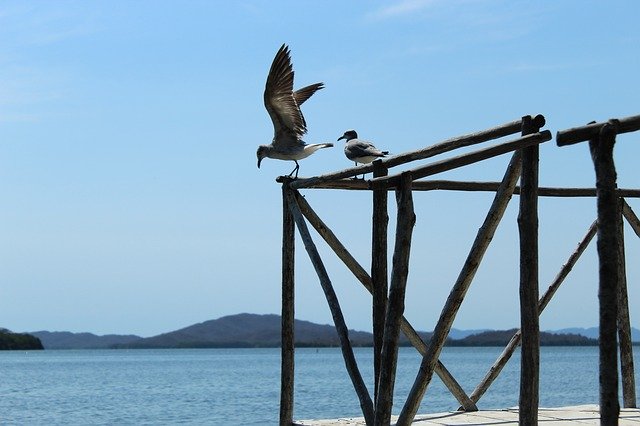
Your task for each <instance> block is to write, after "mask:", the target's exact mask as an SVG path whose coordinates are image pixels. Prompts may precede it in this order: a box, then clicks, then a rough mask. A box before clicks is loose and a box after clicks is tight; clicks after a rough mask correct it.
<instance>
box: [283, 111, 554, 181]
mask: <svg viewBox="0 0 640 426" xmlns="http://www.w3.org/2000/svg"><path fill="white" fill-rule="evenodd" d="M533 120H534V121H535V122H536V123H538V124H540V127H542V126H544V122H545V119H544V117H543V116H542V115H536V116H535V117H534V118H533ZM521 128H522V119H519V120H515V121H511V122H509V123H505V124H502V125H500V126H497V127H493V128H491V129H487V130H483V131H481V132H475V133H469V134H466V135H463V136H458V137H455V138H451V139H447V140H445V141H443V142H440V143H437V144H435V145H431V146H428V147H426V148H422V149H419V150H416V151H411V152H407V153H403V154H399V155H395V156H392V157H388V158H385V159H384V160H379V161H382V164H384V165H385V166H386V167H387V168H391V167H395V166H398V165H401V164H404V163H408V162H411V161H415V160H423V159H425V158H430V157H433V156H436V155H439V154H443V153H445V152H449V151H452V150H454V149H458V148H463V147H466V146H471V145H476V144H479V143H482V142H487V141H490V140H493V139H498V138H501V137H505V136H509V135H512V134H514V133H519V132H520V131H521ZM372 171H373V164H363V165H361V166H357V167H351V168H349V169H344V170H341V171H337V172H333V173H328V174H326V175H321V176H315V177H311V178H300V179H296V180H295V181H293V182H292V183H291V187H292V188H294V189H301V188H311V187H316V186H318V185H321V184H323V183H326V182H330V181H335V180H338V179H344V178H350V177H354V176H358V175H362V174H366V173H370V172H372ZM284 178H285V177H284V176H280V177H278V178H277V179H276V181H277V182H280V183H282V182H283V180H284Z"/></svg>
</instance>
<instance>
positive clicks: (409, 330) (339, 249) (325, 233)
mask: <svg viewBox="0 0 640 426" xmlns="http://www.w3.org/2000/svg"><path fill="white" fill-rule="evenodd" d="M295 198H296V201H297V202H298V206H299V207H300V210H301V211H302V214H303V215H304V217H305V218H306V219H307V220H308V221H309V223H310V224H311V225H312V226H313V228H314V229H315V230H316V231H317V232H318V234H320V236H321V237H322V238H323V239H324V240H325V242H326V243H327V244H328V245H329V247H331V249H332V250H333V251H334V253H335V254H336V255H337V256H338V257H339V258H340V260H342V262H343V263H344V264H345V266H346V267H347V268H348V269H349V270H350V271H351V273H353V275H354V276H355V277H356V278H357V279H358V281H360V283H361V284H362V285H363V286H364V288H366V289H367V291H369V293H371V294H372V295H373V283H372V280H371V277H369V275H368V274H367V271H365V270H364V268H363V267H362V266H360V264H359V263H358V262H357V261H356V260H355V259H354V258H353V256H352V255H351V253H349V251H348V250H347V249H346V248H345V247H344V246H343V245H342V243H341V242H340V241H339V240H338V238H337V237H336V236H335V234H334V233H333V232H332V231H331V229H329V227H328V226H327V225H326V224H325V223H324V222H323V221H322V219H320V217H319V216H318V215H317V214H316V212H315V211H314V210H313V209H312V208H311V206H310V205H309V203H307V200H306V199H305V198H304V197H302V196H301V195H300V193H298V192H296V193H295ZM400 329H401V330H402V332H403V333H404V335H405V336H407V339H408V340H409V342H411V344H412V345H413V346H414V347H415V348H416V349H417V351H418V352H419V353H420V354H421V355H422V356H424V355H425V354H426V353H427V344H426V343H424V342H423V341H422V339H421V338H420V336H419V335H418V333H417V332H416V331H415V330H414V328H413V327H412V326H411V324H410V323H409V321H407V319H406V318H404V317H402V319H401V322H400ZM436 374H437V375H438V377H440V379H441V380H442V383H444V385H445V386H446V387H447V389H449V392H451V394H452V395H453V396H454V397H455V398H456V399H457V400H458V402H459V403H460V404H461V405H462V407H463V409H464V410H465V411H478V408H477V407H476V405H475V404H474V403H473V401H471V399H469V396H467V394H466V393H465V391H464V389H462V386H460V384H459V383H458V382H457V381H456V379H455V378H454V377H453V376H452V375H451V373H450V372H449V371H448V370H447V368H446V367H445V366H444V364H442V363H441V362H440V361H438V363H437V364H436Z"/></svg>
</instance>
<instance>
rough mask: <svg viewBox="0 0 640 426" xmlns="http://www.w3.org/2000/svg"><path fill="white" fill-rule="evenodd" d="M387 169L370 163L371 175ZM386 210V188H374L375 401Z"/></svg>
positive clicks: (384, 284) (383, 293) (384, 296)
mask: <svg viewBox="0 0 640 426" xmlns="http://www.w3.org/2000/svg"><path fill="white" fill-rule="evenodd" d="M386 174H387V168H386V167H385V166H384V165H383V164H382V161H381V160H376V161H374V162H373V177H374V178H375V177H380V176H385V175H386ZM388 224H389V213H388V206H387V191H384V190H382V191H373V217H372V231H371V281H372V284H373V303H372V305H373V306H372V317H373V372H374V374H373V377H374V382H375V383H374V389H375V391H374V401H377V400H378V382H379V379H380V362H381V361H380V358H381V352H382V339H383V336H384V318H385V311H386V309H387V292H388V287H389V286H388V278H387V228H388Z"/></svg>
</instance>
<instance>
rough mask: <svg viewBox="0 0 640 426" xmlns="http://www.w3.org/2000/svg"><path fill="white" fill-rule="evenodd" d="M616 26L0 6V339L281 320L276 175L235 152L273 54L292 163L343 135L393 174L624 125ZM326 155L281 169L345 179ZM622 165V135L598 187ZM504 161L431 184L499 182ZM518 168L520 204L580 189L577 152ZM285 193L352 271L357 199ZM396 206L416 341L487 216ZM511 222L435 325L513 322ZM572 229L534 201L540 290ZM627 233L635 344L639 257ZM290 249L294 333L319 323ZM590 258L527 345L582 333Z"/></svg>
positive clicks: (252, 135) (486, 16)
mask: <svg viewBox="0 0 640 426" xmlns="http://www.w3.org/2000/svg"><path fill="white" fill-rule="evenodd" d="M638 16H640V3H638V2H636V1H613V2H600V1H584V0H579V1H578V0H576V1H558V2H523V1H511V0H509V1H506V0H505V1H451V0H446V1H445V0H431V1H429V0H405V1H399V2H383V1H374V2H344V1H321V2H310V1H306V2H300V1H286V2H273V1H210V0H207V1H188V2H183V1H158V0H154V1H135V2H133V1H89V2H88V1H55V2H54V1H47V2H45V1H22V0H20V1H3V2H2V3H0V194H1V199H2V203H1V205H2V207H1V208H0V326H2V327H6V328H9V329H12V330H14V331H36V330H43V329H44V330H50V331H56V330H58V331H61V330H68V331H76V332H79V331H89V332H93V333H97V334H107V333H119V334H125V333H135V334H139V335H143V336H150V335H154V334H158V333H161V332H166V331H171V330H175V329H178V328H181V327H185V326H188V325H191V324H193V323H196V322H201V321H206V320H209V319H214V318H218V317H220V316H224V315H229V314H236V313H241V312H252V313H279V312H280V294H281V293H280V253H281V252H280V247H281V217H282V212H281V206H282V201H281V192H280V186H279V184H277V183H276V182H275V178H276V177H277V176H278V175H282V174H287V173H289V172H290V171H291V169H292V168H293V164H292V163H289V162H282V161H277V160H270V159H266V160H265V161H264V162H263V163H262V168H261V169H257V168H256V155H255V152H256V148H257V146H258V145H259V144H264V143H269V142H270V141H271V138H272V136H273V128H272V125H271V121H270V119H269V117H268V115H267V113H266V111H265V109H264V106H263V101H262V93H263V90H264V83H265V79H266V74H267V72H268V70H269V66H270V64H271V61H272V59H273V56H274V55H275V53H276V51H277V50H278V48H279V47H280V45H281V44H282V43H287V44H289V45H290V47H291V51H292V58H293V64H294V69H295V70H296V74H295V78H296V80H295V86H296V87H302V86H304V85H307V84H311V83H315V82H318V81H323V82H324V83H325V84H326V88H325V89H324V90H322V91H320V92H318V93H317V94H316V95H314V96H313V97H312V98H311V99H310V100H309V101H308V102H307V103H305V105H304V108H303V111H304V113H305V117H306V119H307V124H308V127H309V133H308V135H307V137H306V140H307V142H325V141H334V142H335V140H336V139H337V138H338V137H339V136H341V135H342V133H343V132H344V131H345V130H346V129H350V128H354V129H356V130H357V131H358V133H359V134H360V136H361V137H362V138H365V139H369V140H372V141H373V142H375V143H376V144H377V145H378V146H379V147H380V148H383V149H386V150H389V151H391V152H392V153H401V152H405V151H411V150H415V149H419V148H422V147H425V146H428V145H431V144H433V143H437V142H440V141H442V140H444V139H447V138H450V137H453V136H457V135H461V134H465V133H469V132H474V131H479V130H482V129H486V128H489V127H493V126H496V125H499V124H502V123H506V122H509V121H512V120H515V119H518V118H520V117H521V116H523V115H527V114H538V113H541V114H544V115H545V116H546V118H547V126H546V128H547V129H550V130H551V131H552V132H553V133H554V135H555V132H556V131H558V130H562V129H566V128H570V127H576V126H580V125H584V124H586V123H587V122H589V121H591V120H596V121H602V120H607V119H609V118H614V117H615V118H621V117H626V116H631V115H637V114H640V102H639V100H640V85H638V76H639V75H640V50H639V49H640V27H639V26H638V23H637V18H638ZM342 147H343V142H342V141H341V142H339V143H336V147H335V148H333V149H328V150H323V151H320V152H318V153H317V154H315V155H314V156H313V157H310V158H308V159H306V160H303V161H302V162H301V169H300V176H313V175H318V174H322V173H326V172H330V171H335V170H340V169H343V168H346V167H349V166H350V162H348V161H347V160H346V158H345V157H344V154H343V151H342ZM639 156H640V134H627V135H623V136H621V137H619V138H618V143H617V146H616V161H617V166H618V174H619V186H621V187H627V188H629V187H631V188H639V187H640V175H639V174H638V168H637V165H638V158H639ZM508 159H509V156H503V157H500V158H498V159H496V160H493V161H490V162H488V163H486V164H482V165H478V166H474V167H470V168H468V169H465V170H463V171H458V172H455V173H448V174H446V175H442V176H440V177H441V178H456V179H465V180H499V179H501V177H502V175H503V173H504V168H505V167H506V164H507V162H508ZM540 162H541V166H540V167H541V170H540V181H541V185H545V186H578V187H588V186H592V185H593V184H594V173H593V167H592V163H591V159H590V157H589V155H588V148H587V146H586V145H584V144H582V145H576V146H571V147H564V148H558V147H557V146H555V141H551V142H548V143H546V144H544V145H543V146H542V148H541V158H540ZM423 163H424V162H423ZM423 163H421V164H423ZM304 194H305V196H306V199H307V200H308V201H309V203H310V204H311V205H312V206H313V207H314V208H315V209H316V210H317V211H318V213H319V214H320V215H321V217H323V219H324V220H325V222H326V223H327V224H328V225H329V226H330V227H331V228H332V229H333V230H334V232H335V233H336V234H337V235H338V237H339V238H341V240H342V241H343V243H344V244H345V245H346V246H347V247H348V248H349V249H350V250H352V252H353V253H354V255H355V256H356V258H357V259H358V260H359V261H360V262H361V263H362V264H363V265H364V266H365V267H366V268H368V267H369V263H370V260H369V258H370V254H369V247H370V238H371V237H370V229H371V224H370V217H371V196H370V194H369V193H365V192H362V193H360V192H351V191H326V190H307V191H305V192H304ZM414 197H415V200H416V213H417V225H416V228H415V234H414V238H413V239H414V246H413V250H412V264H411V270H410V275H409V282H408V290H407V304H406V305H407V307H406V316H407V318H408V319H409V320H410V321H411V322H412V324H413V325H414V326H415V327H416V328H417V329H420V330H431V329H433V326H434V324H435V321H436V320H437V318H438V316H439V314H440V311H441V308H442V305H443V302H444V300H445V299H446V297H447V295H448V292H449V289H450V288H451V285H452V284H453V282H454V281H455V278H456V277H457V275H458V272H459V269H460V267H461V266H462V263H463V261H464V258H465V257H466V255H467V253H468V250H469V248H470V246H471V242H472V240H473V238H474V236H475V232H476V230H477V229H478V227H479V226H480V225H481V224H482V221H483V220H484V216H485V214H486V210H487V209H488V207H489V205H490V203H491V200H492V194H486V193H442V192H437V193H436V192H430V193H417V194H416V195H415V196H414ZM393 200H394V199H393V198H390V207H391V222H390V225H391V226H390V232H391V233H393V229H394V226H395V223H394V221H393V220H394V214H393V213H394V210H395V203H394V201H393ZM517 201H518V199H517V197H515V198H514V199H513V200H512V203H511V206H510V207H509V209H508V211H507V214H506V217H505V221H504V222H503V223H502V224H501V225H500V227H499V229H498V232H497V234H496V236H495V238H494V241H493V244H492V246H491V247H490V249H489V251H488V253H487V255H486V257H485V262H484V263H483V264H482V265H481V267H480V270H479V272H478V274H477V276H476V278H475V280H474V282H473V285H472V287H471V289H470V291H469V293H468V297H467V300H466V301H465V303H464V304H463V306H462V308H461V310H460V313H459V315H458V318H457V320H456V322H455V324H454V327H457V328H467V329H469V328H508V327H515V326H517V325H518V324H519V319H518V318H519V317H518V303H519V302H518V271H517V268H516V266H515V265H517V262H518V240H517V235H518V232H517V224H516V216H517ZM629 203H630V204H631V206H632V207H633V208H635V209H636V212H637V213H640V202H638V201H637V200H629ZM595 215H596V204H595V200H593V199H568V200H558V199H541V200H540V247H541V260H540V261H541V264H540V279H541V282H540V287H541V292H542V291H544V289H546V288H547V286H548V284H549V283H550V281H551V280H552V279H553V277H554V276H555V275H556V274H557V272H558V271H559V268H560V267H561V265H562V264H563V263H565V262H566V259H567V257H568V256H569V254H570V253H571V252H572V251H573V249H574V248H575V246H576V245H577V243H578V241H579V240H580V239H581V238H582V236H583V235H584V233H585V232H586V230H587V228H588V226H589V225H590V223H591V222H592V221H593V220H594V219H595ZM392 235H393V234H391V238H390V242H393V237H392ZM626 235H627V252H628V255H629V257H630V259H636V260H635V261H629V262H628V264H627V268H628V275H629V286H630V302H631V315H632V323H633V325H635V326H636V327H638V326H639V325H640V322H639V321H640V289H639V288H638V285H637V284H638V282H639V280H640V271H639V267H638V265H639V263H638V262H637V259H638V256H640V248H639V241H638V238H637V237H636V236H635V235H634V234H633V233H632V232H631V231H630V228H628V227H627V234H626ZM316 244H317V245H318V246H319V248H320V250H321V252H322V254H323V255H325V263H326V266H327V269H328V271H329V274H330V276H331V278H332V281H333V283H334V286H335V288H336V291H337V293H338V296H339V298H340V301H341V304H342V307H343V309H344V313H345V317H346V320H347V324H348V326H349V327H350V328H355V329H361V330H365V329H368V328H369V327H370V299H369V296H368V293H366V291H365V290H364V289H363V288H362V287H361V285H360V284H359V283H358V282H357V281H356V280H355V279H353V278H352V277H351V276H350V274H349V273H348V272H347V270H346V268H345V267H344V266H343V265H342V264H341V263H340V262H339V261H337V260H336V259H335V258H334V256H331V255H330V253H329V251H328V250H327V248H326V247H325V245H324V243H323V242H322V241H321V239H320V238H317V239H316ZM297 247H298V251H297V264H296V278H297V287H296V291H297V304H296V317H298V318H300V319H305V320H310V321H315V322H319V323H331V315H330V312H329V309H328V307H327V305H326V302H325V300H324V296H323V293H322V291H321V289H320V286H319V283H318V279H317V277H316V275H315V273H314V272H313V270H312V268H311V264H310V262H309V260H308V258H307V256H306V252H305V251H304V249H303V247H302V244H301V243H300V242H299V241H298V244H297ZM596 259H597V258H596V256H595V244H593V245H592V246H590V248H589V249H588V250H587V253H586V254H585V256H584V257H583V259H581V261H580V262H579V264H578V265H577V266H576V268H575V269H574V272H573V273H572V274H571V275H570V277H569V278H568V279H567V281H566V282H565V284H564V286H563V287H562V288H561V289H560V291H559V292H558V294H557V296H556V299H554V301H553V302H552V303H551V304H550V306H549V308H548V310H547V311H545V313H544V314H543V315H542V319H541V325H542V327H543V328H544V329H557V328H563V327H571V326H595V325H597V260H596Z"/></svg>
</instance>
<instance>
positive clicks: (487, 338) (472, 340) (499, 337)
mask: <svg viewBox="0 0 640 426" xmlns="http://www.w3.org/2000/svg"><path fill="white" fill-rule="evenodd" d="M517 331H518V330H517V329H515V328H514V329H511V330H494V331H485V332H483V333H479V334H473V335H471V336H467V337H465V338H464V339H460V340H451V341H450V342H449V343H450V344H451V345H452V346H506V344H507V343H509V341H510V340H511V338H512V337H513V335H514V334H515V333H516V332H517ZM597 344H598V341H597V340H595V339H590V338H588V337H585V336H580V335H578V334H553V333H545V332H540V345H541V346H596V345H597Z"/></svg>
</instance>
